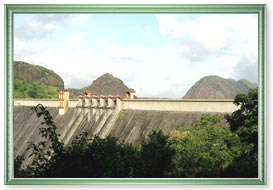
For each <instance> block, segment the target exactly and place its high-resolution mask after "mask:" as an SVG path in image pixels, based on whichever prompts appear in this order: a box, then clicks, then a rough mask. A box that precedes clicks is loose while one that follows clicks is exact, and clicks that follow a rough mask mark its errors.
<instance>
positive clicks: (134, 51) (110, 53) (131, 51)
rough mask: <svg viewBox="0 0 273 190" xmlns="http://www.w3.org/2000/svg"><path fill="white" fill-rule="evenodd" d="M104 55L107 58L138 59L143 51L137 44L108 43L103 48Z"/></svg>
mask: <svg viewBox="0 0 273 190" xmlns="http://www.w3.org/2000/svg"><path fill="white" fill-rule="evenodd" d="M104 55H105V56H107V57H109V58H118V59H128V60H139V59H141V58H142V55H143V53H142V51H141V49H140V48H139V47H137V46H132V45H130V46H118V45H108V46H106V47H105V49H104Z"/></svg>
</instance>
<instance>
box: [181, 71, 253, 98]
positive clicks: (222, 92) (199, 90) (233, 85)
mask: <svg viewBox="0 0 273 190" xmlns="http://www.w3.org/2000/svg"><path fill="white" fill-rule="evenodd" d="M255 87H257V84H254V83H251V82H249V81H248V80H238V81H235V80H234V79H225V78H222V77H219V76H215V75H211V76H205V77H203V78H201V79H200V80H199V81H197V82H196V83H195V84H194V85H193V86H192V87H191V88H190V89H189V90H188V92H187V93H186V95H185V96H184V97H183V99H225V98H227V99H228V98H231V99H233V98H234V97H235V96H236V94H239V93H243V94H245V93H247V92H248V91H249V90H250V89H253V88H255Z"/></svg>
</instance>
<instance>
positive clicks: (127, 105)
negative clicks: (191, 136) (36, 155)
mask: <svg viewBox="0 0 273 190" xmlns="http://www.w3.org/2000/svg"><path fill="white" fill-rule="evenodd" d="M134 93H135V91H134V90H129V91H127V92H126V98H125V99H122V98H121V97H120V96H105V95H103V96H102V95H101V96H95V95H92V94H91V93H86V94H85V95H83V96H79V97H78V100H70V99H69V92H68V91H61V92H59V99H58V100H52V99H14V110H13V118H14V124H13V126H14V132H13V137H14V156H17V155H21V154H22V153H24V152H25V151H26V149H27V146H28V142H38V141H39V140H40V139H41V137H40V135H39V127H40V126H41V120H40V119H38V118H37V116H36V114H35V113H34V111H32V110H31V109H30V108H31V107H32V106H36V105H37V104H42V105H44V106H46V107H47V108H48V111H49V112H50V114H51V116H52V117H53V118H54V122H55V124H56V126H57V127H58V131H57V132H58V133H59V134H60V138H61V139H62V141H63V142H64V143H65V144H68V143H70V142H71V141H72V140H73V139H74V137H76V136H77V135H79V134H80V133H82V132H88V134H89V135H90V136H92V135H99V136H100V137H106V136H108V135H111V136H115V137H117V138H118V139H119V140H120V141H122V142H126V143H136V142H140V140H141V139H142V138H144V137H145V136H147V135H148V134H149V133H151V132H152V131H153V130H162V131H163V132H164V133H165V134H171V133H172V132H174V131H175V130H176V129H177V128H185V127H190V126H192V125H194V124H195V123H196V122H198V121H199V120H200V119H201V117H202V116H204V115H210V114H217V115H220V116H224V115H225V114H227V113H232V112H233V111H235V110H237V109H238V107H237V106H236V105H234V104H233V99H213V100H211V99H134V97H135V95H134Z"/></svg>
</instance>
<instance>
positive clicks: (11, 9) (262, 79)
mask: <svg viewBox="0 0 273 190" xmlns="http://www.w3.org/2000/svg"><path fill="white" fill-rule="evenodd" d="M19 13H20V14H28V13H35V14H36V13H37V14H43V13H71V14H76V13H90V14H107V13H128V14H130V13H138V14H142V13H179V14H189V13H207V14H216V13H217V14H221V13H225V14H235V13H237V14H249V13H251V14H257V15H258V30H259V32H258V47H259V49H258V62H259V66H258V71H259V75H258V95H259V100H258V105H259V119H258V126H259V127H258V135H259V137H258V139H259V142H258V145H259V150H258V155H259V158H258V160H259V161H258V168H259V171H258V178H160V179H159V178H77V179H76V178H72V179H71V178H43V179H41V178H14V172H13V168H14V166H13V48H14V47H13V17H14V14H19ZM265 38H266V5H265V4H241V5H239V4H236V5H235V4H221V5H216V4H214V5H212V4H200V5H189V4H188V5H183V4H170V5H168V4H162V5H126V4H119V5H117V4H112V5H110V4H108V5H100V4H93V5H91V4H88V5H87V4H85V5H83V4H63V5H61V4H56V5H53V4H52V5H48V4H47V5H46V4H45V5H38V4H18V5H16V4H6V5H5V184H6V185H86V184H184V185H188V184H194V185H245V184H247V185H264V184H266V97H265V96H266V40H265Z"/></svg>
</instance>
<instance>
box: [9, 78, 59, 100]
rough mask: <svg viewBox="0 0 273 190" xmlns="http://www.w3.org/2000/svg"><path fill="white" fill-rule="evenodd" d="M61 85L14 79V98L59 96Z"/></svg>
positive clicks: (55, 97)
mask: <svg viewBox="0 0 273 190" xmlns="http://www.w3.org/2000/svg"><path fill="white" fill-rule="evenodd" d="M60 90H61V88H59V87H54V86H47V85H43V84H40V83H38V82H32V83H27V82H24V81H22V80H17V79H15V81H14V91H13V97H14V98H54V99H57V98H58V92H59V91H60Z"/></svg>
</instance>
